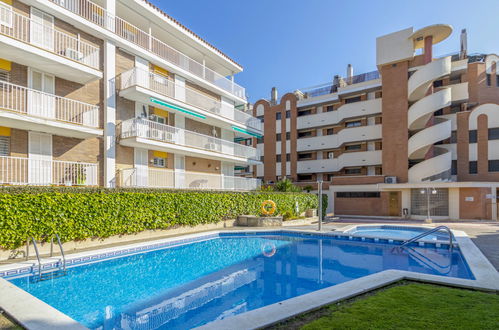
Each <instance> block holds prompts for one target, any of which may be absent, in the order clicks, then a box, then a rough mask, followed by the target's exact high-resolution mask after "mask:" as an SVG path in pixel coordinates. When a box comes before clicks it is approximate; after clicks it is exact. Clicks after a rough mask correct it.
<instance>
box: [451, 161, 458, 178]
mask: <svg viewBox="0 0 499 330" xmlns="http://www.w3.org/2000/svg"><path fill="white" fill-rule="evenodd" d="M450 174H451V175H457V160H455V159H454V160H453V161H452V165H451V170H450Z"/></svg>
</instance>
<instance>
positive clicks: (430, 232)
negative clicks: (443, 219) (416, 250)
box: [400, 226, 455, 250]
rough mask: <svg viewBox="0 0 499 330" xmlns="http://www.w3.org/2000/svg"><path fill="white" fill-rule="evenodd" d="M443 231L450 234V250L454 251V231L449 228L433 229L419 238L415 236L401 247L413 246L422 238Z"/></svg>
mask: <svg viewBox="0 0 499 330" xmlns="http://www.w3.org/2000/svg"><path fill="white" fill-rule="evenodd" d="M442 229H444V230H446V231H447V233H449V250H452V248H453V244H452V239H453V238H454V235H453V234H452V231H451V230H450V228H449V227H447V226H438V227H435V228H433V229H430V230H427V231H425V232H424V233H421V234H419V235H417V236H414V237H413V238H411V239H408V240H407V241H405V242H404V243H402V245H400V247H404V246H406V245H409V244H411V243H413V242H416V241H417V240H420V239H421V238H423V237H425V236H428V235H430V234H433V233H434V232H437V231H440V230H442ZM454 240H455V239H454Z"/></svg>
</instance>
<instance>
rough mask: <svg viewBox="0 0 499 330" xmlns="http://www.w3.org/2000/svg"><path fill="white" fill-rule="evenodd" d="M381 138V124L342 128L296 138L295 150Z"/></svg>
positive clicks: (338, 145) (333, 146)
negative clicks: (328, 132) (313, 135)
mask: <svg viewBox="0 0 499 330" xmlns="http://www.w3.org/2000/svg"><path fill="white" fill-rule="evenodd" d="M381 138H382V134H381V125H372V126H361V127H353V128H345V129H342V130H341V131H340V132H339V133H338V134H333V135H323V136H315V137H309V138H302V139H298V140H297V145H296V148H297V151H309V150H321V149H332V148H339V147H340V146H341V145H343V144H344V143H349V142H357V141H370V140H378V139H381ZM279 144H280V143H278V145H279Z"/></svg>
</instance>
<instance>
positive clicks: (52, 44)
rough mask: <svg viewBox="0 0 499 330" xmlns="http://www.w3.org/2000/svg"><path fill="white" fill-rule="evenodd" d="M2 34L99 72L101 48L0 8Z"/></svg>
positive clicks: (0, 29) (0, 32)
mask: <svg viewBox="0 0 499 330" xmlns="http://www.w3.org/2000/svg"><path fill="white" fill-rule="evenodd" d="M0 15H1V17H2V19H1V20H0V34H3V35H6V36H9V37H11V38H13V39H16V40H19V41H22V42H25V43H28V44H30V45H33V46H36V47H39V48H42V49H44V50H47V51H49V52H51V53H54V54H57V55H60V56H63V57H66V58H69V59H71V60H73V61H76V62H79V63H81V64H85V65H87V66H89V67H92V68H94V69H97V70H99V69H100V63H99V62H100V60H99V52H100V49H99V47H96V46H94V45H91V44H89V43H87V42H84V41H81V40H80V39H77V38H75V37H73V36H70V35H69V34H66V33H63V32H61V31H58V30H56V29H54V28H51V27H49V26H45V25H43V24H41V23H39V22H35V21H34V20H32V19H31V18H29V17H26V16H24V15H21V14H18V13H16V12H14V11H12V10H10V9H7V8H5V7H0Z"/></svg>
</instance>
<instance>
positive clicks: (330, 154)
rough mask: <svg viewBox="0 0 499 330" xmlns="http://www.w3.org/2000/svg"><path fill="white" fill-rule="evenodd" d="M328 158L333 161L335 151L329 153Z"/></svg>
mask: <svg viewBox="0 0 499 330" xmlns="http://www.w3.org/2000/svg"><path fill="white" fill-rule="evenodd" d="M327 158H328V159H333V158H334V152H333V151H328V153H327Z"/></svg>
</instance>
